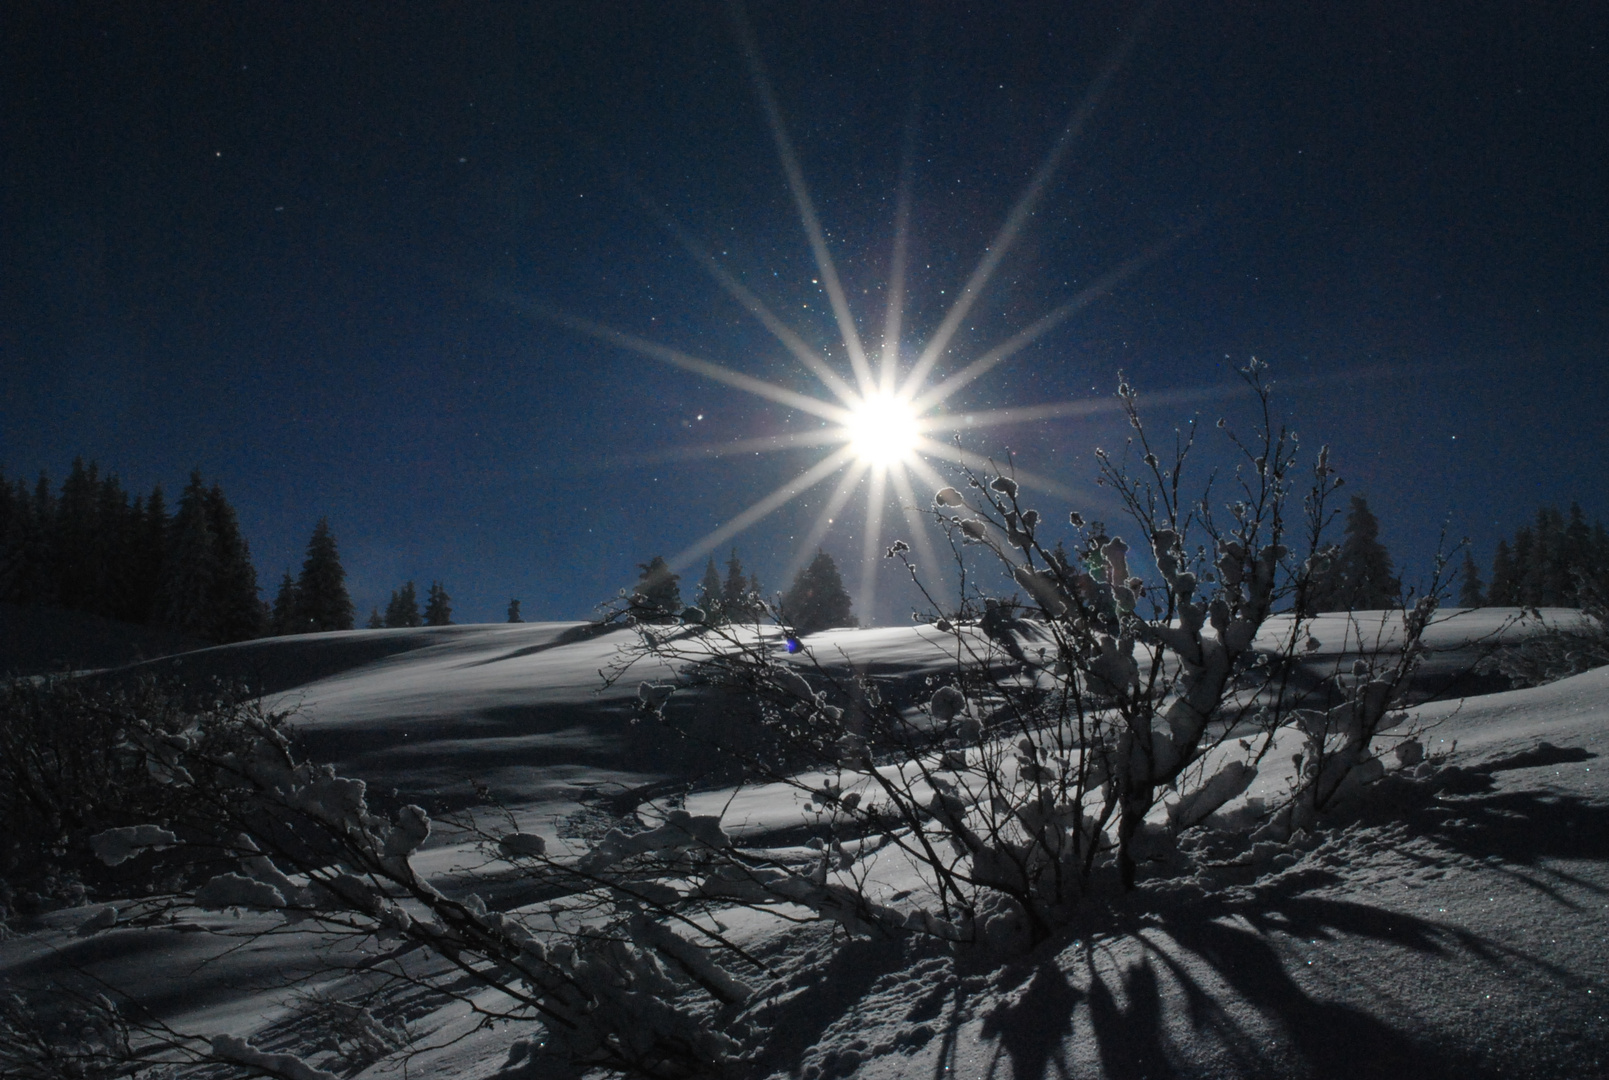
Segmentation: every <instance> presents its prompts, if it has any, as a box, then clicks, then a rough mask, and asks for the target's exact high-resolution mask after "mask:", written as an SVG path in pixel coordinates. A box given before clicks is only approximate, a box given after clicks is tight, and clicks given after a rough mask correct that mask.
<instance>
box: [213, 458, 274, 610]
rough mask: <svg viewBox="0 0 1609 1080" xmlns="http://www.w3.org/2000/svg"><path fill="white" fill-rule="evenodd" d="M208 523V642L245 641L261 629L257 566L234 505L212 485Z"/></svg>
mask: <svg viewBox="0 0 1609 1080" xmlns="http://www.w3.org/2000/svg"><path fill="white" fill-rule="evenodd" d="M205 506H206V510H207V524H208V526H209V527H210V529H211V531H212V541H213V545H214V549H213V561H214V566H215V574H216V576H215V577H214V580H213V583H212V596H211V598H210V604H209V607H210V608H211V615H210V619H209V627H208V633H207V638H208V640H210V641H219V642H228V641H245V640H247V639H249V638H254V637H257V636H259V635H260V634H262V632H263V603H262V599H261V598H260V597H259V596H258V592H259V590H258V588H257V569H256V567H254V566H252V564H251V546H250V545H249V544H247V543H246V538H245V537H244V536H243V535H241V532H240V519H239V518H238V517H237V516H236V515H235V508H234V507H232V506H230V505H229V500H227V499H225V498H224V494H223V488H221V487H219V486H218V485H217V484H213V485H212V487H211V488H210V489H209V490H208V491H207V493H206V496H205Z"/></svg>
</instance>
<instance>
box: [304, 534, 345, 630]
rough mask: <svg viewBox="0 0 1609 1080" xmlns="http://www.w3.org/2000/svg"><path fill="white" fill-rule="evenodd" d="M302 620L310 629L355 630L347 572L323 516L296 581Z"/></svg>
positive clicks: (308, 543)
mask: <svg viewBox="0 0 1609 1080" xmlns="http://www.w3.org/2000/svg"><path fill="white" fill-rule="evenodd" d="M296 592H297V595H298V598H299V604H298V608H297V614H298V616H299V619H298V621H299V622H301V623H302V624H303V625H304V626H305V627H306V628H307V630H309V631H319V630H350V629H352V598H351V597H350V596H348V595H347V592H346V571H345V570H343V569H342V568H341V557H340V553H339V551H338V550H337V549H336V544H335V535H334V534H333V533H331V532H330V523H329V520H328V519H327V518H320V519H319V522H318V526H317V527H316V528H315V529H314V530H313V535H312V538H311V539H309V540H308V542H307V558H306V559H304V560H303V562H302V574H301V577H299V578H298V579H297V581H296Z"/></svg>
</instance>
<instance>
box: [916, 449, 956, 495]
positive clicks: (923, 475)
mask: <svg viewBox="0 0 1609 1080" xmlns="http://www.w3.org/2000/svg"><path fill="white" fill-rule="evenodd" d="M910 467H911V471H912V472H913V473H915V474H916V476H917V479H919V480H921V481H922V483H924V484H927V485H928V486H929V487H931V488H932V489H933V493H934V494H935V495H936V494H938V492H939V491H940V489H942V488H947V487H949V486H950V482H949V481H948V480H946V479H944V477H942V476H940V475H939V473H938V470H937V469H935V468H933V466H931V465H929V464H928V463H927V462H925V461H923V460H922V459H921V458H919V457H912V458H911V460H910Z"/></svg>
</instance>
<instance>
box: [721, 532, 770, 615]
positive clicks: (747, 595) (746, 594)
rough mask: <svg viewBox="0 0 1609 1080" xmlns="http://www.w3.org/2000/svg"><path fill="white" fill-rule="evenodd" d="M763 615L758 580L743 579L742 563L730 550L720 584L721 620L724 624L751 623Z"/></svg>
mask: <svg viewBox="0 0 1609 1080" xmlns="http://www.w3.org/2000/svg"><path fill="white" fill-rule="evenodd" d="M764 614H765V609H764V607H763V605H761V603H760V579H759V578H758V577H755V576H753V575H750V576H747V577H745V576H744V574H743V562H742V560H740V559H739V558H738V557H737V548H733V549H732V553H731V555H730V556H729V557H728V558H727V560H726V580H725V581H723V582H722V583H721V618H722V619H723V620H724V621H726V622H733V623H751V622H754V621H756V620H757V619H759V618H760V617H761V616H763V615H764Z"/></svg>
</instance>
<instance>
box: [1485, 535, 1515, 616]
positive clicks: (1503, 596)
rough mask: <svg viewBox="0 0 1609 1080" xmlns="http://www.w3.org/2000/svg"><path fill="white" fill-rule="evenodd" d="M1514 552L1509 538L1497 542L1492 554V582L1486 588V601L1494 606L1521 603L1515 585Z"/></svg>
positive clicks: (1508, 605) (1511, 605)
mask: <svg viewBox="0 0 1609 1080" xmlns="http://www.w3.org/2000/svg"><path fill="white" fill-rule="evenodd" d="M1515 577H1516V574H1515V572H1514V554H1513V552H1512V551H1510V550H1509V546H1508V541H1507V540H1499V541H1498V542H1497V552H1496V554H1494V555H1493V556H1492V583H1491V585H1490V586H1489V587H1488V588H1487V590H1486V602H1487V603H1488V604H1490V605H1491V606H1493V607H1513V606H1514V605H1516V604H1518V603H1519V590H1518V589H1517V588H1516V587H1515V585H1516V582H1515Z"/></svg>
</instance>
